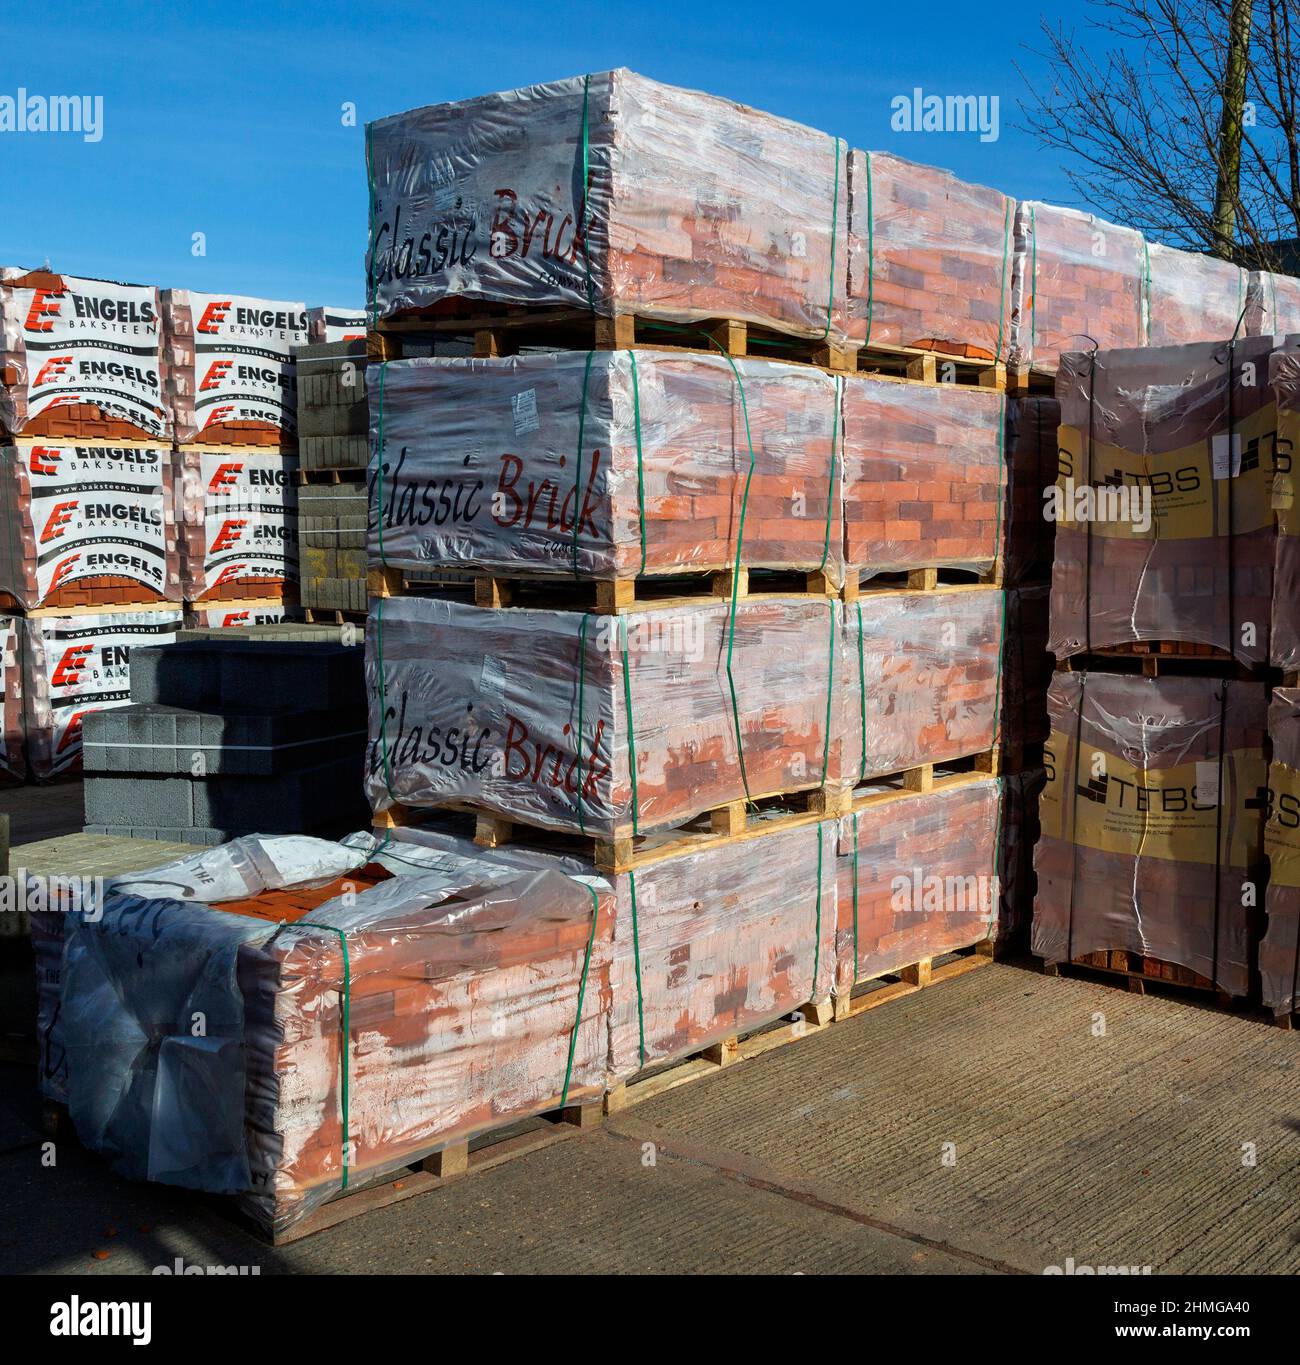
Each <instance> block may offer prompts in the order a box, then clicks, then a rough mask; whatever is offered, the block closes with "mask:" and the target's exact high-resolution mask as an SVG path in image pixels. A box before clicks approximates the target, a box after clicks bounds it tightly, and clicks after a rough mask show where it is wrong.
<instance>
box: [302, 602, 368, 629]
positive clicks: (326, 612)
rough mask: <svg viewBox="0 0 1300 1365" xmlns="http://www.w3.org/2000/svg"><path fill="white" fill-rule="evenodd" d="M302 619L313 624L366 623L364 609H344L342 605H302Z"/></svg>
mask: <svg viewBox="0 0 1300 1365" xmlns="http://www.w3.org/2000/svg"><path fill="white" fill-rule="evenodd" d="M302 610H303V619H304V620H305V621H307V622H308V623H309V624H310V625H314V626H345V625H349V624H353V625H362V626H364V625H365V623H366V613H365V612H364V611H345V610H344V609H343V608H342V607H308V606H304V607H303V609H302Z"/></svg>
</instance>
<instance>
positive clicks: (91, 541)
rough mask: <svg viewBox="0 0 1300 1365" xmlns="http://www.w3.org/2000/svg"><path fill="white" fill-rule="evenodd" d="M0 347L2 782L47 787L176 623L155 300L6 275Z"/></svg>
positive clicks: (94, 284) (177, 576)
mask: <svg viewBox="0 0 1300 1365" xmlns="http://www.w3.org/2000/svg"><path fill="white" fill-rule="evenodd" d="M0 336H2V338H3V342H2V349H3V355H0V368H2V370H3V373H2V374H0V428H2V434H0V609H3V610H4V611H5V612H7V613H11V614H9V615H6V616H5V617H4V618H3V632H4V636H5V641H6V644H5V650H4V672H5V746H4V755H3V758H2V759H0V769H2V770H3V772H4V773H5V774H6V775H7V776H9V777H11V778H19V779H21V778H22V777H24V776H26V775H28V774H30V775H32V776H34V777H36V778H38V779H41V780H45V779H48V778H51V777H55V776H58V775H61V774H64V773H69V772H74V771H76V769H77V768H78V766H79V762H80V751H81V719H82V717H83V716H84V715H85V714H86V713H87V712H88V711H90V710H92V709H94V708H97V707H104V706H112V705H115V704H118V703H120V702H122V701H124V700H125V699H126V696H127V690H128V683H127V677H128V673H129V666H130V664H129V660H130V654H131V650H132V648H133V647H134V646H136V645H138V644H139V643H140V642H141V641H149V642H153V641H157V640H166V639H169V638H171V635H172V633H173V632H174V631H175V629H176V627H177V626H178V625H179V623H180V616H181V608H180V602H181V569H180V545H179V539H178V536H177V531H176V525H175V515H174V503H173V499H174V474H173V468H172V463H171V453H170V441H171V434H172V425H171V417H170V410H169V407H168V403H167V398H166V364H165V349H164V340H163V327H162V312H161V305H160V300H159V295H158V291H157V290H156V289H153V288H150V287H147V286H137V285H123V284H115V283H112V282H109V281H104V280H89V279H80V278H74V277H72V276H62V275H57V274H54V273H52V272H50V271H28V272H24V271H21V270H18V269H14V268H9V267H5V268H4V269H3V270H0Z"/></svg>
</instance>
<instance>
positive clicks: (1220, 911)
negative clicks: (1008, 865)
mask: <svg viewBox="0 0 1300 1365" xmlns="http://www.w3.org/2000/svg"><path fill="white" fill-rule="evenodd" d="M1267 707H1268V689H1267V687H1266V685H1265V684H1263V683H1251V682H1228V681H1225V680H1222V679H1218V678H1197V677H1178V676H1168V675H1166V676H1164V677H1160V678H1144V677H1139V676H1137V675H1134V674H1108V673H1058V674H1056V675H1055V676H1054V677H1053V679H1052V686H1051V689H1050V691H1049V693H1048V709H1049V714H1050V716H1051V726H1052V734H1051V736H1050V738H1049V739H1048V742H1047V746H1046V767H1047V785H1046V787H1045V788H1044V791H1043V795H1042V799H1041V801H1040V803H1039V818H1040V822H1041V826H1042V832H1041V835H1040V838H1039V842H1038V848H1037V852H1036V854H1035V858H1034V868H1035V871H1036V873H1037V876H1038V894H1037V899H1036V901H1035V904H1034V922H1033V938H1032V944H1033V951H1034V952H1035V953H1036V954H1037V955H1038V956H1040V957H1042V958H1044V959H1046V960H1047V961H1048V962H1062V961H1067V960H1074V959H1077V958H1079V957H1080V956H1082V955H1085V954H1088V953H1093V952H1108V951H1114V950H1120V951H1127V952H1130V953H1137V954H1141V955H1143V956H1145V957H1148V958H1153V959H1156V960H1157V962H1159V963H1162V964H1172V965H1174V966H1178V967H1182V968H1185V969H1187V970H1188V971H1191V972H1195V973H1196V974H1198V975H1199V976H1201V977H1203V978H1205V979H1207V980H1208V981H1210V982H1212V983H1213V984H1214V985H1215V986H1216V987H1217V988H1219V989H1220V990H1223V991H1226V992H1228V993H1229V994H1230V995H1234V996H1244V995H1247V994H1248V993H1249V991H1250V978H1251V971H1252V968H1253V965H1254V960H1255V943H1256V935H1257V933H1258V923H1257V916H1258V913H1259V912H1258V908H1257V907H1258V904H1259V896H1258V890H1259V888H1261V887H1262V886H1263V884H1264V882H1263V869H1262V864H1261V854H1262V846H1263V836H1264V816H1265V807H1266V806H1267V796H1268V769H1267V764H1266V762H1265V759H1264V743H1265V737H1266V736H1265V722H1266V719H1267Z"/></svg>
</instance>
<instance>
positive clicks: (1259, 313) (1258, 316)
mask: <svg viewBox="0 0 1300 1365" xmlns="http://www.w3.org/2000/svg"><path fill="white" fill-rule="evenodd" d="M1245 330H1246V331H1247V332H1248V333H1249V334H1250V335H1251V336H1290V335H1292V334H1293V333H1297V332H1300V280H1298V279H1296V278H1295V277H1294V276H1292V275H1276V274H1274V273H1272V272H1271V271H1268V270H1254V271H1252V272H1251V275H1250V308H1249V311H1248V312H1247V314H1246V328H1245Z"/></svg>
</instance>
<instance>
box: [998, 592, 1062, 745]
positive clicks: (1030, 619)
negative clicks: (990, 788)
mask: <svg viewBox="0 0 1300 1365" xmlns="http://www.w3.org/2000/svg"><path fill="white" fill-rule="evenodd" d="M1050 596H1051V589H1050V588H1049V587H1048V585H1047V584H1046V583H1027V584H1025V585H1024V586H1023V587H1019V588H1008V589H1007V595H1006V609H1007V619H1006V631H1005V633H1004V638H1003V655H1002V679H1003V684H1002V690H1003V700H1002V740H1003V746H1004V748H1003V752H1004V754H1006V756H1007V757H1008V758H1010V759H1014V758H1015V757H1016V755H1017V752H1019V754H1020V755H1021V757H1022V758H1023V755H1024V750H1026V749H1027V748H1029V747H1031V746H1032V745H1035V744H1041V743H1042V742H1043V741H1044V740H1045V739H1046V738H1047V687H1048V684H1049V683H1050V682H1051V681H1052V671H1053V669H1054V668H1055V667H1056V660H1055V658H1054V657H1053V656H1052V654H1051V653H1050V652H1049V651H1048V648H1047V635H1048V622H1049V603H1050Z"/></svg>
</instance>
